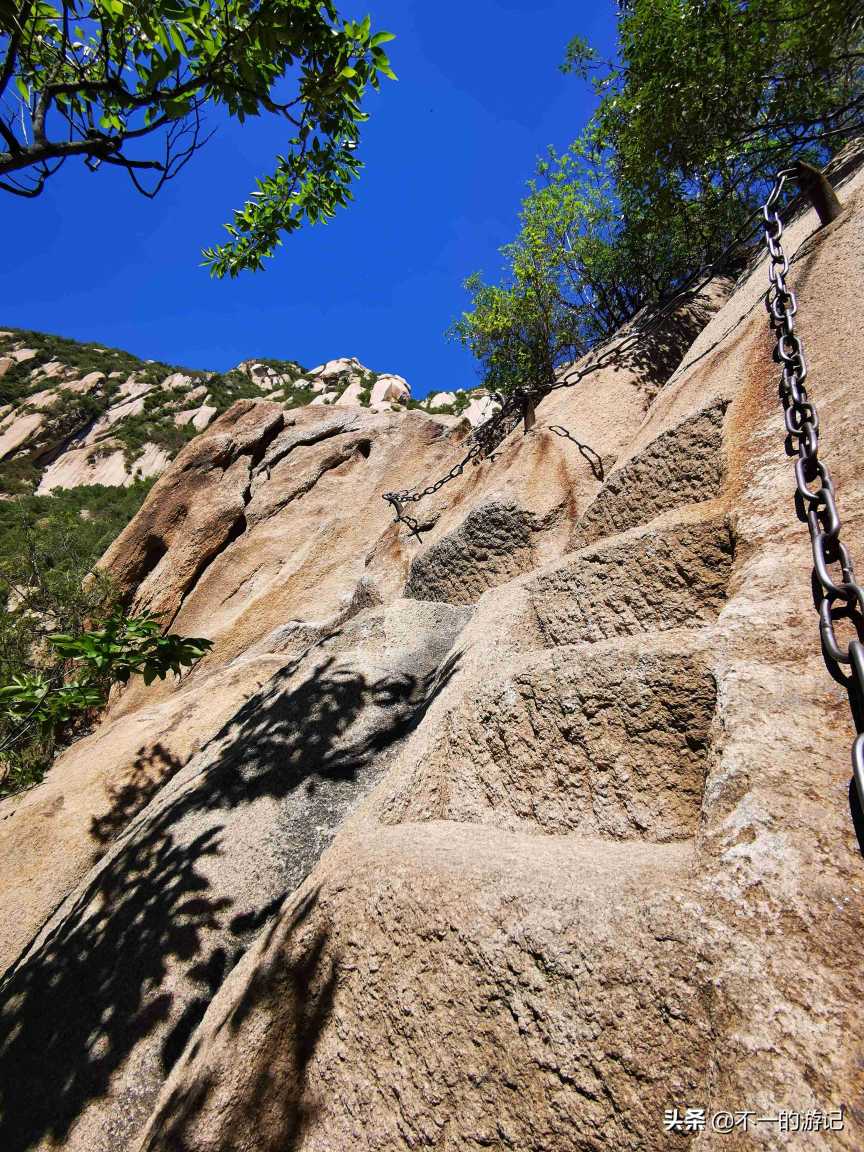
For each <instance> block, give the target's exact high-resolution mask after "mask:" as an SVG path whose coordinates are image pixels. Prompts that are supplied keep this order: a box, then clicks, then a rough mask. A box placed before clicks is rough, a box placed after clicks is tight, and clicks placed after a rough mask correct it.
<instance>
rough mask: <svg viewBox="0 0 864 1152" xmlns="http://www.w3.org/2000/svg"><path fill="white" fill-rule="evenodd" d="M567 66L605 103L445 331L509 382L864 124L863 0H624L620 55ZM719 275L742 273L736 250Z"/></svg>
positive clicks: (549, 162) (705, 251) (663, 289)
mask: <svg viewBox="0 0 864 1152" xmlns="http://www.w3.org/2000/svg"><path fill="white" fill-rule="evenodd" d="M562 71H563V72H565V73H571V74H573V75H575V76H577V77H578V78H579V79H580V80H582V81H589V82H591V83H592V84H593V87H594V90H595V93H596V95H597V97H598V104H597V109H596V112H595V114H594V116H593V117H592V119H591V121H590V122H589V124H588V125H587V126H586V128H585V130H584V131H583V132H582V134H581V135H580V136H579V137H578V138H577V139H576V141H575V142H574V143H573V144H572V145H571V146H570V148H568V149H567V150H566V151H564V152H563V153H558V152H555V151H554V150H552V149H550V150H549V152H548V154H547V155H546V156H545V157H544V158H543V159H542V160H541V161H540V162H539V163H538V165H537V170H536V173H535V176H534V178H533V179H532V180H531V181H529V184H528V194H527V195H526V197H525V199H524V200H523V203H522V210H521V213H520V230H519V234H518V236H517V238H516V240H515V241H513V242H512V243H511V244H509V245H507V246H506V247H505V248H503V249H502V254H503V256H504V273H503V277H502V278H501V281H500V282H499V283H498V284H497V285H488V284H486V283H484V281H483V280H482V278H480V277H479V276H474V277H472V278H471V279H470V280H469V281H468V283H467V285H466V286H467V288H468V291H469V292H470V294H471V307H470V309H469V310H468V311H466V312H465V313H464V314H463V316H462V317H461V318H460V320H459V321H458V322H457V323H456V325H454V327H453V329H452V332H453V334H454V335H455V336H456V337H457V338H458V339H459V340H461V341H462V342H463V343H464V344H465V345H467V346H468V347H469V348H471V350H472V351H473V352H474V353H475V355H476V356H477V358H478V360H479V361H480V365H481V369H482V372H483V376H484V380H485V382H486V383H487V384H489V385H490V386H492V387H494V388H495V389H496V390H499V391H508V390H510V389H512V388H514V387H526V386H528V387H531V386H533V387H537V386H540V387H548V385H549V384H550V383H551V382H552V380H553V377H554V373H555V371H556V369H558V368H559V367H561V365H562V364H563V363H566V362H567V360H568V359H570V360H573V359H576V358H577V357H579V356H581V355H583V354H584V353H585V352H587V351H588V350H589V349H591V348H593V347H595V346H596V345H597V344H598V343H600V342H602V341H603V340H605V339H607V338H608V337H609V336H611V335H612V333H613V332H615V331H616V330H618V329H619V328H620V327H621V326H622V324H624V323H626V322H627V321H628V320H629V319H631V318H632V317H633V316H634V315H635V314H636V313H637V312H639V310H640V309H642V308H645V307H650V306H652V305H656V304H657V303H658V302H660V301H661V300H663V299H665V298H668V297H669V296H670V295H671V294H673V293H674V291H675V289H676V288H677V287H678V286H680V285H681V284H682V283H683V282H685V281H686V280H687V279H688V277H689V276H690V275H692V274H693V273H694V272H696V271H697V270H699V269H700V268H704V267H706V266H708V265H710V264H711V263H712V262H713V261H714V260H715V259H716V258H717V257H718V255H719V254H720V253H721V252H724V251H725V250H726V249H727V248H729V247H730V246H731V247H732V248H733V251H734V252H736V258H738V259H739V260H740V259H741V258H742V257H743V255H744V253H743V252H742V251H741V249H740V247H738V248H737V249H736V248H735V245H734V244H733V241H734V239H735V237H736V236H737V235H738V234H739V233H740V230H741V228H742V225H743V224H744V223H745V221H746V220H747V219H748V217H749V216H750V215H751V214H752V213H753V211H754V209H755V208H756V207H757V206H758V205H759V204H761V203H762V202H763V200H764V198H765V195H766V193H767V191H768V189H769V188H770V186H771V182H772V179H773V173H774V171H775V170H776V168H777V167H778V166H779V165H780V164H786V163H789V162H790V161H791V160H793V159H796V158H801V159H806V160H809V161H811V162H813V163H816V164H824V163H825V162H826V161H827V160H828V159H829V158H830V157H831V155H832V154H833V153H834V152H835V151H836V150H837V148H839V147H840V146H841V145H842V144H843V143H844V142H845V141H847V140H849V139H850V138H851V137H853V136H855V135H856V134H857V133H860V131H861V129H862V127H864V9H862V6H861V3H860V0H816V2H814V0H627V3H624V4H622V5H620V8H619V21H618V52H617V56H616V58H615V59H614V60H612V61H604V60H601V59H600V57H599V56H598V55H597V53H596V52H595V51H594V50H593V49H592V48H591V47H590V46H589V45H588V44H587V43H586V41H585V40H584V39H583V38H581V37H576V38H574V39H573V40H571V42H570V44H569V45H568V47H567V49H566V53H565V59H564V62H563V64H562ZM725 270H726V271H732V272H734V271H735V266H734V262H732V263H730V264H729V265H728V266H727V267H726V268H725Z"/></svg>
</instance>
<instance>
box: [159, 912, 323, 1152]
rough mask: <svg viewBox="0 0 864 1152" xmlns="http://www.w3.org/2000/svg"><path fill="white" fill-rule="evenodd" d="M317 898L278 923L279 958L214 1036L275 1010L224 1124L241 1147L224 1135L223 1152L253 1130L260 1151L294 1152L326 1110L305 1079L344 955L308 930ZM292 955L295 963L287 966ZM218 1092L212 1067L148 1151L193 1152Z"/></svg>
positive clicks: (175, 1094) (168, 1115)
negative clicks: (193, 1135)
mask: <svg viewBox="0 0 864 1152" xmlns="http://www.w3.org/2000/svg"><path fill="white" fill-rule="evenodd" d="M317 900H318V891H317V889H313V890H312V891H310V892H308V893H306V894H305V896H304V897H303V898H302V900H301V901H300V902H299V903H298V905H297V907H296V908H294V909H293V910H292V912H291V914H290V917H289V918H288V919H287V920H280V921H274V922H273V923H272V924H271V927H270V929H269V932H268V935H267V938H266V939H265V940H264V941H263V945H262V955H266V954H267V951H268V949H269V947H270V944H271V943H272V939H273V936H274V935H275V934H276V932H277V931H278V934H279V948H278V950H277V951H276V954H275V957H273V958H271V959H270V960H269V961H268V962H263V963H260V964H258V965H257V966H256V967H255V969H254V970H253V971H252V972H251V974H250V975H249V978H248V981H247V983H246V986H245V988H244V989H243V991H242V993H241V994H240V995H238V997H237V999H236V1002H235V1003H234V1004H233V1007H232V1008H231V1010H230V1013H229V1014H228V1015H227V1016H226V1017H225V1018H224V1019H222V1020H221V1021H219V1022H218V1023H216V1024H215V1025H214V1031H215V1033H217V1034H218V1033H220V1032H222V1031H223V1030H225V1029H227V1030H228V1031H229V1033H230V1034H231V1035H232V1036H236V1035H237V1034H238V1033H239V1032H240V1029H241V1027H242V1026H243V1024H244V1022H245V1021H246V1020H247V1019H248V1017H249V1016H250V1014H251V1013H252V1012H253V1011H254V1010H256V1009H259V1008H261V1007H262V1006H264V1005H266V1004H268V1003H269V1004H272V1006H273V1007H272V1010H271V1011H269V1012H268V1013H267V1015H268V1018H270V1017H272V1018H273V1019H276V1020H278V1021H279V1025H278V1026H276V1027H268V1028H267V1030H266V1032H265V1034H264V1036H263V1037H262V1046H263V1048H264V1052H263V1053H261V1054H260V1055H261V1056H263V1058H259V1059H256V1061H255V1064H254V1068H255V1069H256V1071H253V1072H251V1079H250V1081H249V1082H248V1083H244V1084H243V1090H242V1093H240V1095H239V1097H238V1098H236V1100H235V1108H236V1111H235V1113H234V1114H233V1115H232V1116H231V1118H230V1121H229V1122H228V1123H227V1124H224V1123H223V1124H220V1129H221V1131H222V1132H223V1133H224V1132H226V1131H228V1132H230V1130H231V1129H234V1131H235V1132H236V1137H237V1139H236V1142H235V1140H234V1139H233V1138H232V1136H230V1135H228V1136H224V1135H223V1136H222V1138H221V1140H220V1143H219V1152H238V1150H239V1149H240V1148H241V1147H243V1146H245V1144H246V1138H247V1136H248V1133H249V1132H254V1133H255V1140H256V1145H255V1146H256V1148H257V1149H258V1150H259V1152H290V1149H292V1148H293V1147H294V1146H295V1142H296V1140H297V1139H298V1137H299V1136H300V1135H301V1134H302V1133H303V1131H304V1130H305V1129H306V1128H307V1127H308V1126H309V1125H310V1124H311V1123H312V1122H314V1119H315V1115H316V1113H317V1111H318V1107H319V1106H318V1104H317V1102H316V1100H315V1098H314V1096H312V1095H311V1094H309V1093H308V1091H307V1085H306V1073H307V1069H308V1066H309V1063H310V1061H311V1060H312V1057H313V1055H314V1054H315V1049H316V1047H317V1045H318V1041H319V1039H320V1037H321V1034H322V1031H323V1028H324V1025H325V1023H326V1022H327V1019H328V1017H329V1015H330V1013H331V1010H332V1007H333V1001H334V998H335V993H336V987H337V983H338V975H339V963H338V956H336V955H335V954H334V953H333V950H332V948H330V947H328V944H329V933H328V932H327V931H326V929H324V928H322V927H317V928H316V929H315V931H314V932H312V933H304V932H303V929H304V925H305V922H306V921H307V920H308V917H309V914H310V913H311V912H312V910H313V909H314V908H315V906H316V904H317ZM298 936H303V937H304V938H303V939H302V941H301V942H300V944H299V946H293V945H292V942H293V939H294V938H295V937H298ZM289 953H291V959H290V960H288V961H286V960H285V957H286V955H287V954H289ZM201 1044H202V1040H196V1041H194V1042H193V1044H192V1046H191V1047H190V1050H189V1057H190V1059H192V1060H194V1059H195V1057H196V1056H197V1055H198V1054H199V1050H200V1046H201ZM215 1087H216V1083H215V1080H214V1076H213V1073H212V1071H211V1070H210V1069H209V1068H207V1066H206V1064H205V1066H204V1068H202V1069H201V1070H200V1071H199V1072H198V1074H197V1075H196V1076H194V1077H192V1078H191V1081H190V1080H189V1079H187V1082H186V1084H185V1085H178V1086H177V1087H176V1088H175V1089H174V1090H173V1091H172V1092H171V1094H170V1095H169V1096H168V1098H167V1099H166V1100H165V1101H164V1103H163V1104H162V1106H161V1108H160V1112H159V1116H158V1119H157V1120H156V1122H155V1124H154V1125H153V1128H152V1129H151V1131H150V1135H149V1138H148V1140H147V1142H146V1145H145V1149H156V1148H159V1149H167V1148H170V1149H171V1152H189V1148H190V1144H189V1139H188V1137H189V1134H190V1132H191V1131H192V1130H194V1129H195V1128H196V1127H197V1125H198V1124H199V1123H200V1122H201V1117H202V1113H203V1112H204V1111H205V1109H206V1108H207V1106H208V1103H209V1101H210V1098H211V1096H212V1094H213V1090H214V1088H215Z"/></svg>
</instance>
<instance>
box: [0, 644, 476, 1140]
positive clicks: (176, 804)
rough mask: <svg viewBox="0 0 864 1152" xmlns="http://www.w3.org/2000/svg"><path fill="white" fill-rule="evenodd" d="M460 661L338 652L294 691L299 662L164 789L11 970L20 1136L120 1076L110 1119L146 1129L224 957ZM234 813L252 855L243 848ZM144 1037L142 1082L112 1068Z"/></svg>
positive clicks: (244, 942)
mask: <svg viewBox="0 0 864 1152" xmlns="http://www.w3.org/2000/svg"><path fill="white" fill-rule="evenodd" d="M455 667H456V661H455V660H454V659H450V660H449V661H448V662H447V663H446V664H445V665H444V666H442V668H441V669H440V670H437V671H435V672H434V673H432V674H429V675H427V676H417V675H414V674H412V673H409V672H397V673H395V674H391V673H388V674H385V675H381V676H380V677H377V678H375V679H373V680H370V679H369V678H367V676H366V675H364V674H362V673H359V672H357V671H355V670H351V669H350V668H345V667H339V666H337V665H336V663H335V661H334V660H333V659H330V660H327V661H325V662H324V663H323V664H322V665H321V666H320V667H319V668H318V669H317V670H316V671H315V672H314V673H313V674H312V675H310V676H309V677H308V678H307V680H306V681H305V682H303V683H302V684H300V685H299V686H298V687H295V688H294V689H293V691H291V692H290V693H288V692H287V691H286V684H287V682H288V680H289V679H290V677H291V675H292V673H293V672H295V671H296V666H294V667H289V668H287V669H285V670H283V672H281V673H279V674H277V675H276V676H275V677H273V679H272V680H271V681H270V682H269V683H268V684H267V685H266V686H265V688H263V689H262V690H261V691H260V692H259V693H257V694H256V695H255V696H253V697H252V698H251V699H250V700H249V701H247V703H246V704H245V705H244V706H243V708H242V709H241V710H240V711H239V712H238V713H237V715H236V716H235V718H234V720H233V721H232V723H231V724H230V725H228V726H227V727H226V728H225V729H224V730H223V732H221V733H220V734H219V736H217V737H216V738H215V740H214V741H212V742H211V744H210V745H209V746H208V748H206V749H204V750H203V752H202V753H201V754H199V757H197V758H196V761H195V762H193V763H192V764H190V765H189V766H188V770H187V771H186V772H185V773H181V774H180V775H179V776H178V777H177V778H176V779H175V780H174V782H173V783H172V784H171V785H169V787H168V788H167V793H168V794H167V795H165V794H164V793H161V794H159V795H157V796H156V798H155V799H154V800H153V801H152V802H151V804H150V806H149V808H147V809H146V810H145V811H144V812H143V813H142V814H141V816H140V817H139V818H138V819H137V820H136V821H135V823H134V824H133V825H132V826H131V827H130V828H129V829H128V830H127V832H126V834H125V835H124V836H123V837H122V838H121V839H120V840H119V841H118V842H117V843H115V844H114V845H113V847H112V848H111V849H110V850H109V852H108V853H107V854H106V855H105V857H104V858H103V860H102V861H101V862H100V864H99V865H98V866H97V868H96V869H95V870H94V872H92V873H91V876H90V879H89V880H88V882H87V883H86V885H85V886H84V887H83V888H82V889H81V890H79V892H78V893H77V894H75V895H74V896H73V897H70V898H69V900H68V901H67V902H66V904H65V905H64V906H63V907H61V909H60V911H59V912H58V914H57V915H56V916H55V918H54V920H53V922H52V923H51V924H50V925H49V926H48V928H47V929H46V931H45V933H44V934H43V936H42V937H41V939H40V940H39V941H38V942H37V944H36V945H35V946H34V947H33V948H32V949H31V950H30V952H28V953H26V954H25V955H24V956H22V957H21V959H20V960H19V961H18V962H17V964H16V965H15V966H14V967H13V968H12V969H11V970H10V972H9V975H8V977H7V978H6V980H5V982H4V985H3V986H2V988H0V1148H2V1149H3V1150H4V1152H23V1150H25V1149H29V1148H32V1147H33V1146H34V1145H35V1144H37V1143H38V1142H39V1141H40V1140H43V1139H45V1138H46V1137H50V1138H51V1139H53V1140H54V1141H55V1142H57V1143H61V1142H62V1141H63V1140H64V1139H65V1138H66V1137H67V1136H68V1134H69V1132H70V1129H71V1127H72V1125H73V1122H74V1121H75V1120H76V1118H77V1117H78V1116H79V1115H80V1114H81V1113H82V1112H83V1111H84V1110H85V1109H86V1108H87V1106H88V1105H89V1104H90V1103H91V1102H93V1101H95V1100H97V1099H98V1098H100V1097H105V1096H106V1095H108V1094H109V1089H110V1094H111V1105H110V1106H109V1105H108V1104H103V1105H101V1110H102V1117H101V1118H100V1131H101V1132H106V1133H107V1132H111V1131H112V1129H114V1128H115V1125H120V1132H122V1135H123V1136H124V1137H125V1139H126V1140H131V1137H132V1135H134V1131H135V1128H133V1129H132V1130H131V1131H129V1130H125V1131H124V1130H123V1125H124V1124H125V1125H128V1124H130V1123H133V1122H134V1123H135V1125H136V1128H137V1125H139V1124H140V1123H143V1120H144V1119H145V1118H146V1113H147V1111H148V1110H149V1106H150V1105H151V1104H152V1100H153V1098H154V1097H155V1093H156V1092H157V1091H158V1088H159V1086H160V1084H161V1080H162V1079H163V1078H164V1075H167V1072H168V1071H169V1070H170V1067H171V1065H172V1064H173V1063H174V1062H175V1061H176V1060H177V1058H178V1057H179V1056H180V1054H181V1053H182V1051H183V1050H184V1048H185V1047H186V1044H187V1042H188V1039H189V1037H190V1036H191V1034H192V1032H193V1031H194V1029H195V1027H196V1026H197V1025H198V1023H199V1022H200V1020H201V1018H202V1017H203V1015H204V1012H205V1011H206V1009H207V1006H208V1004H209V1003H210V1001H211V1000H212V998H213V996H214V995H215V993H216V992H217V991H218V988H219V987H220V985H221V983H222V981H223V979H224V977H225V975H227V973H228V972H229V971H230V970H231V968H233V966H234V965H235V964H236V962H237V960H238V959H239V957H240V956H241V955H242V954H243V952H244V951H245V950H246V948H247V947H248V946H249V944H250V943H251V941H252V939H254V937H255V936H256V935H257V934H258V933H259V932H260V931H261V929H262V926H263V925H264V924H265V923H266V922H267V920H268V919H271V918H272V916H273V914H274V913H275V911H276V909H277V908H278V906H279V903H280V901H281V899H282V897H283V896H284V895H285V894H286V893H288V892H291V891H293V890H294V889H295V888H296V887H297V885H298V884H299V883H301V882H302V880H303V879H304V878H305V876H306V875H307V874H308V872H309V871H310V869H311V868H312V867H313V866H314V864H315V863H316V861H317V859H318V857H319V856H320V854H321V852H322V851H323V849H324V848H325V847H326V846H327V843H329V840H330V839H331V838H332V834H333V832H335V829H336V827H338V824H339V822H340V821H341V819H342V818H343V817H344V815H345V814H346V813H347V811H348V810H349V809H350V807H351V806H352V804H353V803H354V802H356V799H357V796H358V784H357V782H358V778H359V777H360V775H361V773H363V770H364V769H365V768H366V767H367V766H371V765H372V763H373V761H374V759H375V757H376V755H377V754H379V753H381V752H382V751H384V750H385V749H386V748H387V747H388V746H390V745H392V744H393V743H394V742H395V741H397V740H398V739H400V738H401V737H403V736H404V735H405V734H406V733H407V732H408V731H410V729H411V728H413V727H414V726H416V724H418V723H419V722H420V719H421V718H422V716H423V714H424V713H425V711H426V709H427V708H428V706H429V704H430V703H431V701H432V699H434V697H435V696H436V695H437V694H438V692H440V691H441V689H442V688H443V687H444V685H445V684H446V683H447V681H448V680H449V678H450V677H451V676H452V675H453V673H454V671H455ZM199 766H200V767H199ZM196 767H198V770H197V771H195V769H196ZM372 775H373V777H374V773H372ZM368 776H369V773H368V772H367V773H365V774H364V785H363V786H364V787H365V786H366V784H368V786H371V783H369V782H368V779H366V778H367V777H368ZM310 797H311V798H313V799H312V801H310ZM315 798H319V802H320V805H321V806H320V807H318V808H314V809H313V810H312V811H311V815H310V803H314V802H315ZM262 799H264V800H270V801H272V800H274V799H275V800H277V801H280V802H281V803H280V804H278V805H276V808H275V815H274V808H273V805H272V804H271V805H270V807H269V809H268V808H265V809H264V810H263V815H261V814H258V813H256V815H255V816H254V817H251V818H249V819H245V822H244V817H243V813H244V811H246V812H248V811H249V809H250V808H251V806H253V805H255V804H256V802H257V801H260V800H262ZM126 800H127V798H124V797H123V796H121V797H119V804H120V806H121V808H122V807H125V805H126ZM292 804H293V805H294V808H293V810H292V812H293V814H292V812H289V814H288V815H287V816H286V815H285V812H286V811H287V810H288V809H291V805H292ZM108 819H109V823H108V824H107V825H106V829H107V828H109V827H110V826H111V823H110V817H109V818H108ZM119 819H120V814H118V820H119ZM321 821H324V822H325V823H324V825H322V823H321ZM235 824H236V826H237V828H238V829H239V833H238V838H240V839H241V843H242V844H243V849H244V850H243V852H242V853H241V856H240V859H239V861H238V860H237V859H234V858H233V857H232V858H231V859H228V858H227V857H229V856H231V848H232V844H233V836H234V833H233V826H234V825H235ZM240 834H242V838H241V836H240ZM250 836H254V837H256V839H255V840H254V841H253V843H252V845H251V847H252V849H253V850H252V851H250V839H249V838H250ZM280 838H281V843H280V849H279V853H277V854H276V855H275V856H274V854H273V847H272V845H273V841H274V839H275V840H276V841H277V842H279V841H280ZM244 867H245V869H246V870H247V871H249V870H250V869H254V876H253V875H251V874H250V875H248V876H246V875H245V874H243V869H244ZM262 892H263V893H265V894H266V895H267V896H268V897H269V899H267V900H264V901H262V903H261V905H260V906H259V907H257V908H256V907H252V910H250V907H251V905H250V901H249V899H244V900H243V908H242V910H241V909H238V908H237V904H238V900H239V899H240V898H241V897H246V896H248V894H249V893H252V894H254V896H253V898H254V897H257V898H258V899H260V897H261V893H262ZM232 908H233V909H234V910H235V914H234V916H233V917H230V916H229V910H230V909H232ZM169 974H170V980H166V977H168V976H169ZM302 977H303V973H302V970H301V972H300V974H299V976H298V980H300V984H302ZM300 984H298V987H300ZM145 1043H146V1050H147V1064H146V1068H147V1070H148V1073H152V1069H154V1068H155V1069H158V1068H159V1066H160V1062H161V1074H159V1073H152V1074H153V1082H152V1083H151V1084H146V1083H141V1082H140V1081H139V1079H138V1076H137V1069H138V1068H139V1065H138V1063H137V1059H136V1069H135V1070H133V1072H132V1075H131V1076H130V1081H131V1083H129V1084H127V1085H126V1086H125V1087H124V1086H123V1084H122V1076H121V1077H120V1080H116V1079H115V1081H114V1082H113V1083H112V1077H115V1076H116V1074H118V1073H119V1072H120V1071H121V1069H122V1068H123V1066H124V1064H125V1063H126V1061H127V1060H128V1059H129V1057H130V1056H131V1055H132V1054H133V1053H134V1052H135V1050H136V1049H138V1048H139V1046H142V1045H145ZM304 1043H305V1042H304ZM143 1051H144V1048H143V1047H142V1052H143ZM151 1052H152V1056H151ZM138 1058H140V1054H139V1057H138ZM140 1067H144V1066H143V1065H141V1066H140ZM124 1092H128V1096H127V1097H126V1098H125V1102H124V1095H123V1094H124ZM111 1107H114V1112H113V1113H111ZM130 1115H131V1116H132V1118H133V1119H132V1120H131V1121H130V1119H129V1116H130ZM290 1123H293V1121H291V1122H290ZM290 1123H289V1120H286V1125H287V1126H288V1128H290ZM288 1128H286V1131H287V1130H288ZM114 1146H116V1147H120V1146H125V1145H124V1140H123V1139H120V1140H115V1145H114Z"/></svg>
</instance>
